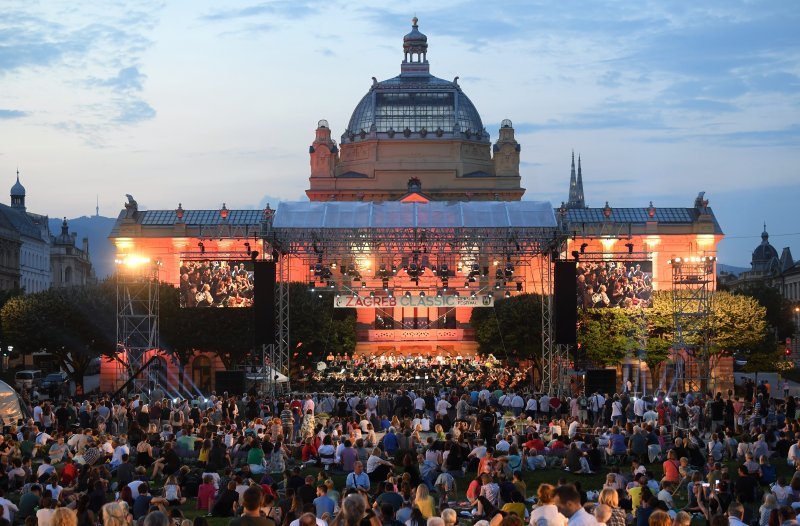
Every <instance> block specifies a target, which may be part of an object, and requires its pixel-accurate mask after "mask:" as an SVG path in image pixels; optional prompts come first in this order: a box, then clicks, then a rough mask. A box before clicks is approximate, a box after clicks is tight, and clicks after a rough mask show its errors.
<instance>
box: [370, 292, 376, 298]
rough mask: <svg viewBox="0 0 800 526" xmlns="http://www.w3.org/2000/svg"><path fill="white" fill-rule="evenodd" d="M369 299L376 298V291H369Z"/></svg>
mask: <svg viewBox="0 0 800 526" xmlns="http://www.w3.org/2000/svg"><path fill="white" fill-rule="evenodd" d="M369 297H370V298H374V297H375V291H374V290H371V291H369Z"/></svg>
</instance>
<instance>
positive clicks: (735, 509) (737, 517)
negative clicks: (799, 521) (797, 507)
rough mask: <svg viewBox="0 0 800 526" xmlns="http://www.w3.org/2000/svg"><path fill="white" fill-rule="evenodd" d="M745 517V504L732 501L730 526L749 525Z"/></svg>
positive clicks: (729, 510)
mask: <svg viewBox="0 0 800 526" xmlns="http://www.w3.org/2000/svg"><path fill="white" fill-rule="evenodd" d="M743 519H744V506H742V505H741V504H740V503H738V502H735V501H734V502H731V504H730V506H728V524H730V526H747V523H746V522H744V520H743ZM784 524H785V523H784ZM795 524H796V523H795Z"/></svg>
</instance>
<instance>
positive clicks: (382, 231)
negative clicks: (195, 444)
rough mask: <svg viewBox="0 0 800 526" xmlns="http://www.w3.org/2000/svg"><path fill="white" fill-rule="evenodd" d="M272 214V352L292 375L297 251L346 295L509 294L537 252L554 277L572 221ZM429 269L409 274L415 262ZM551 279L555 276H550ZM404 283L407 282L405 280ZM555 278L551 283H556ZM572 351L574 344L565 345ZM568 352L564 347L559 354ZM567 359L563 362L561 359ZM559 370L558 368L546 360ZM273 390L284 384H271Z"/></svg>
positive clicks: (267, 232)
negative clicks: (546, 223)
mask: <svg viewBox="0 0 800 526" xmlns="http://www.w3.org/2000/svg"><path fill="white" fill-rule="evenodd" d="M270 219H271V218H268V219H267V220H265V223H264V232H263V240H264V243H265V248H268V250H267V253H269V252H272V254H273V257H274V258H275V259H276V262H277V263H278V272H279V274H280V279H279V280H278V283H277V285H276V315H277V327H278V334H277V339H278V343H277V345H276V346H275V347H274V349H273V350H272V351H271V353H270V360H271V361H272V363H274V364H276V369H278V366H279V367H280V368H279V369H278V370H279V371H280V372H282V373H283V374H286V375H287V376H289V374H288V372H289V356H290V349H289V330H290V328H289V297H288V282H289V275H288V267H289V258H297V259H300V260H302V261H303V262H304V264H305V265H306V268H308V269H309V271H308V276H307V277H308V281H309V286H310V287H311V288H313V287H320V288H323V287H324V288H325V289H326V290H332V291H335V292H337V293H341V294H353V295H376V294H377V295H387V296H388V295H392V294H393V293H394V290H395V288H398V289H402V290H403V291H404V292H409V291H414V293H423V294H425V293H431V294H479V293H481V294H485V293H489V292H491V293H492V294H495V295H498V294H499V295H505V296H509V295H511V294H512V293H516V292H520V291H522V290H524V289H525V288H524V284H523V283H524V281H525V279H526V278H525V276H531V275H532V271H531V272H529V271H528V270H525V269H524V267H526V266H529V265H530V264H531V260H532V259H533V258H537V257H538V259H539V260H541V261H543V262H546V264H544V263H543V264H541V265H540V266H542V267H545V268H546V269H549V270H543V271H542V272H544V273H545V274H547V275H548V276H550V274H551V273H552V268H551V267H552V259H554V258H553V254H555V255H556V257H557V256H558V255H559V254H560V253H561V251H562V250H563V246H564V243H565V241H566V239H567V232H568V230H567V228H566V225H565V223H564V222H563V220H562V219H559V224H558V226H556V227H549V228H548V227H541V228H529V227H525V228H522V227H520V228H514V227H505V228H490V227H475V228H468V227H464V228H368V229H367V228H365V229H359V228H355V229H335V228H326V229H311V228H273V227H272V222H271V220H270ZM414 266H418V268H419V269H420V270H423V269H425V270H426V271H427V272H425V270H423V271H422V272H420V273H419V275H417V276H416V277H415V278H413V279H411V278H409V274H408V269H409V268H414ZM550 281H551V279H550ZM399 282H402V284H401V285H398V283H399ZM548 283H550V282H548ZM551 291H552V285H551V284H550V286H549V287H543V290H542V292H543V295H544V296H545V299H546V301H544V302H543V319H547V320H550V319H552V297H551V296H550V294H551ZM543 333H544V334H543V337H542V346H543V357H544V359H545V360H546V361H548V362H552V361H553V359H554V356H555V353H554V350H553V348H552V346H553V345H552V341H553V339H552V334H551V324H549V323H548V324H547V325H546V326H543ZM559 352H560V353H561V354H566V351H565V350H564V351H559ZM559 356H560V354H559ZM558 363H561V361H558ZM544 369H545V370H547V371H551V370H553V368H552V367H548V366H545V367H544ZM557 377H558V372H556V376H553V375H552V374H549V375H548V376H547V380H546V382H547V383H546V384H545V385H543V386H542V388H543V389H544V390H546V391H548V392H555V389H556V382H555V380H556V378H557ZM269 389H270V390H276V391H277V390H279V386H277V385H271V386H270V387H269Z"/></svg>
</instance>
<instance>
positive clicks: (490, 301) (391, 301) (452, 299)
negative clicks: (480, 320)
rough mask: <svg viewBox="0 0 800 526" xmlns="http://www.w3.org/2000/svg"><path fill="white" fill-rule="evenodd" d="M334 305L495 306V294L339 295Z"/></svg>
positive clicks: (371, 307)
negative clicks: (473, 295)
mask: <svg viewBox="0 0 800 526" xmlns="http://www.w3.org/2000/svg"><path fill="white" fill-rule="evenodd" d="M333 306H334V307H335V308H339V309H388V308H392V307H421V308H434V307H445V308H456V307H494V296H492V295H489V294H482V295H479V296H475V297H474V298H473V297H472V296H399V297H391V298H389V297H386V296H375V297H370V296H367V297H363V298H362V297H356V296H337V297H336V298H334V299H333Z"/></svg>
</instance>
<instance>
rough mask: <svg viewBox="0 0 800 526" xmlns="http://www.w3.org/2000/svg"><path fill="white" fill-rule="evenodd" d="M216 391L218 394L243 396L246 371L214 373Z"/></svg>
mask: <svg viewBox="0 0 800 526" xmlns="http://www.w3.org/2000/svg"><path fill="white" fill-rule="evenodd" d="M214 390H215V391H216V392H217V394H220V395H221V394H222V393H224V392H227V393H229V394H237V395H238V394H242V393H244V392H245V390H246V387H245V377H244V371H216V372H215V373H214Z"/></svg>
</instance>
